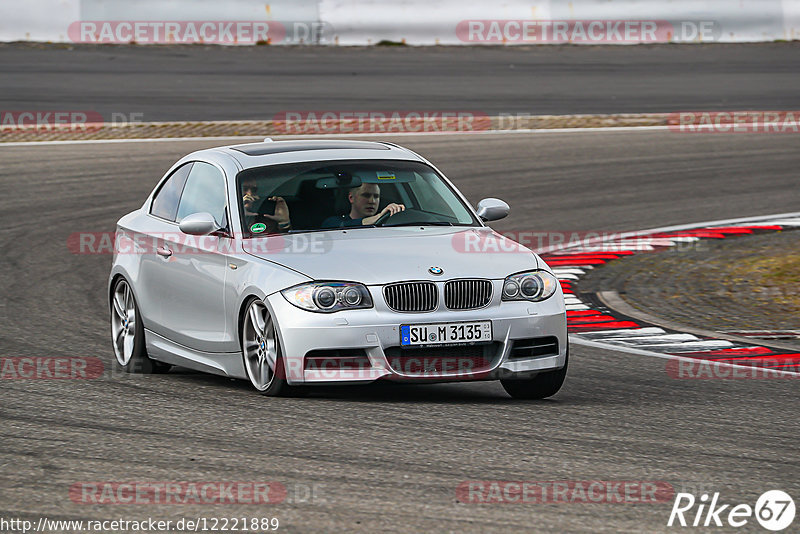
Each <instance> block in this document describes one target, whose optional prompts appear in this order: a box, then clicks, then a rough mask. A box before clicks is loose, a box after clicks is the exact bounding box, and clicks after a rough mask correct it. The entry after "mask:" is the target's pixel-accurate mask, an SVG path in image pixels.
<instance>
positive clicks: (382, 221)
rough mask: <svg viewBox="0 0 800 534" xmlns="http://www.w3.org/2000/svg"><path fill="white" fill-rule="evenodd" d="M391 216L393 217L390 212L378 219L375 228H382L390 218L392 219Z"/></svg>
mask: <svg viewBox="0 0 800 534" xmlns="http://www.w3.org/2000/svg"><path fill="white" fill-rule="evenodd" d="M391 216H392V212H390V211H387V212H386V213H384V214H383V215H381V216H380V217H378V220H377V221H375V222H374V223H373V224H374V225H375V226H381V225H382V224H383V223H385V222H386V219H388V218H389V217H391Z"/></svg>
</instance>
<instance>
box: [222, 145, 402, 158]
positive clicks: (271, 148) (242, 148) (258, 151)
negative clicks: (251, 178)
mask: <svg viewBox="0 0 800 534" xmlns="http://www.w3.org/2000/svg"><path fill="white" fill-rule="evenodd" d="M231 148H232V149H233V150H236V151H238V152H241V153H242V154H247V155H248V156H266V155H269V154H280V153H282V152H301V151H304V150H389V147H388V146H386V145H382V144H380V143H373V142H370V141H275V142H272V143H253V144H249V145H238V146H234V147H231Z"/></svg>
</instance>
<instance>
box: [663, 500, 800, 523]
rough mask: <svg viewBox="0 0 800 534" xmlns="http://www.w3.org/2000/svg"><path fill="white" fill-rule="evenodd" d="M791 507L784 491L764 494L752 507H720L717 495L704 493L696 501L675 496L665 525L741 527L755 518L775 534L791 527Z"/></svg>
mask: <svg viewBox="0 0 800 534" xmlns="http://www.w3.org/2000/svg"><path fill="white" fill-rule="evenodd" d="M794 516H795V505H794V501H793V500H792V498H791V497H790V496H789V494H788V493H786V492H785V491H780V490H771V491H767V492H764V493H763V494H761V496H760V497H759V498H758V500H757V501H756V505H755V507H752V506H750V505H749V504H737V505H731V504H721V503H720V502H719V493H718V492H717V493H714V495H713V496H711V497H709V495H708V494H707V493H704V494H702V495H701V496H700V498H699V499H696V498H695V496H694V495H692V494H691V493H678V494H677V495H676V496H675V502H674V503H673V504H672V512H671V513H670V514H669V521H667V526H668V527H671V526H681V527H686V526H692V527H722V526H727V527H734V528H738V527H743V526H745V525H747V524H748V523H749V522H750V520H751V519H752V518H753V517H755V519H756V521H758V523H759V524H760V525H761V526H762V527H764V528H765V529H767V530H771V531H773V532H779V531H781V530H785V529H786V528H788V527H789V525H791V524H792V521H794Z"/></svg>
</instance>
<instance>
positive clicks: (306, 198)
mask: <svg viewBox="0 0 800 534" xmlns="http://www.w3.org/2000/svg"><path fill="white" fill-rule="evenodd" d="M237 187H238V198H239V199H240V205H239V209H240V213H241V214H242V221H243V222H244V225H243V226H244V228H243V230H244V235H245V236H247V237H252V236H254V235H264V234H271V233H282V232H308V231H317V230H333V229H337V228H352V227H364V226H412V225H414V226H417V225H421V226H426V225H427V226H437V225H440V226H476V225H479V224H480V223H479V222H478V221H477V220H476V219H475V218H474V217H473V215H472V214H471V213H470V211H469V209H468V208H467V207H466V206H465V205H464V203H463V202H462V201H461V199H460V198H459V197H458V196H457V195H456V193H455V192H454V191H453V190H452V189H451V188H450V186H448V185H447V184H446V183H445V182H444V180H442V178H441V177H440V176H439V175H438V174H437V173H436V171H434V170H433V169H432V168H431V167H429V166H428V165H425V164H423V163H419V162H413V161H398V160H370V161H316V162H303V163H292V164H287V165H270V166H267V167H258V168H254V169H247V170H245V171H242V172H240V173H239V175H238V176H237Z"/></svg>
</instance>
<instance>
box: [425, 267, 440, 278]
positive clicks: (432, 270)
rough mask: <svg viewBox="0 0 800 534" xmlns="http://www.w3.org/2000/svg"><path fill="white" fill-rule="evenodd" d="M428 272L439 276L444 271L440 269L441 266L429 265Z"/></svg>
mask: <svg viewBox="0 0 800 534" xmlns="http://www.w3.org/2000/svg"><path fill="white" fill-rule="evenodd" d="M428 272H429V273H431V274H435V275H436V276H439V275H440V274H442V273H443V272H444V269H442V268H441V267H431V268H430V269H428Z"/></svg>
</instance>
